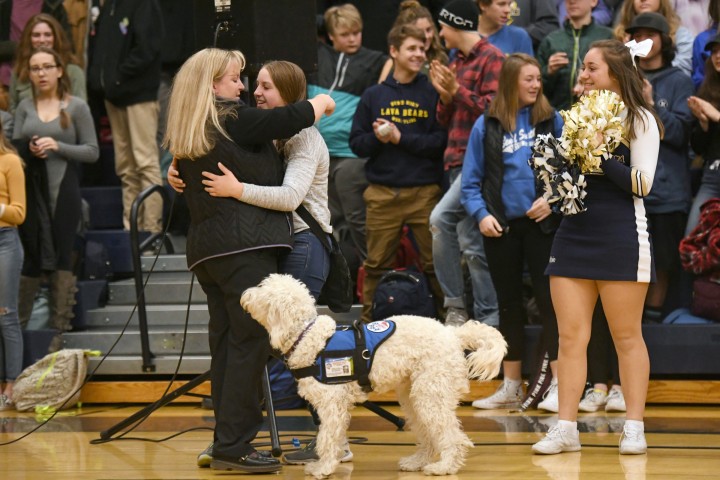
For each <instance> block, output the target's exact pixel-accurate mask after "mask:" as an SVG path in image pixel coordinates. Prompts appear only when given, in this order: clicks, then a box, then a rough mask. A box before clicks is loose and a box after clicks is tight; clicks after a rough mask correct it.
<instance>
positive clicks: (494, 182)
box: [482, 114, 561, 233]
mask: <svg viewBox="0 0 720 480" xmlns="http://www.w3.org/2000/svg"><path fill="white" fill-rule="evenodd" d="M554 118H555V117H554V115H553V116H551V117H550V118H548V119H547V120H543V121H542V122H540V123H538V124H537V125H535V136H537V135H544V134H547V133H553V129H554ZM504 133H505V130H504V129H503V127H502V125H501V124H500V122H499V121H498V119H497V118H494V117H490V116H488V115H487V114H486V115H485V139H484V142H483V146H484V153H485V177H484V179H483V184H482V193H483V199H484V200H485V204H486V206H487V210H488V212H490V214H491V215H492V216H493V217H495V219H496V220H497V221H498V223H499V224H500V225H501V226H502V227H503V228H504V227H507V226H508V221H507V218H505V206H504V205H503V201H502V186H503V178H504V175H505V164H504V163H503V158H502V151H503V134H504ZM535 195H536V198H537V197H540V196H542V192H540V191H538V185H537V182H536V183H535ZM560 220H561V218H560V216H559V215H556V214H554V213H553V214H550V216H548V217H547V218H546V219H545V220H543V221H542V222H540V229H541V230H542V231H543V232H544V233H552V232H554V231H555V230H556V229H557V227H558V225H560Z"/></svg>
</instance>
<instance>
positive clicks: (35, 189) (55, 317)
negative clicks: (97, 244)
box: [13, 47, 99, 332]
mask: <svg viewBox="0 0 720 480" xmlns="http://www.w3.org/2000/svg"><path fill="white" fill-rule="evenodd" d="M28 63H29V65H28V68H29V72H30V81H31V82H32V86H33V96H32V98H26V99H25V100H23V101H21V102H20V104H19V105H18V108H17V110H16V112H15V128H14V131H13V141H14V143H15V144H16V146H17V147H18V149H19V151H20V153H21V155H22V156H23V158H24V159H25V161H26V163H27V169H26V176H27V177H28V182H27V183H28V191H27V196H28V213H27V219H26V221H25V223H24V224H23V225H22V227H21V230H20V236H21V239H22V241H23V247H24V249H25V262H24V264H23V273H22V277H21V281H20V299H19V304H18V311H19V315H20V321H21V323H23V324H26V323H27V320H28V319H29V316H30V313H31V311H32V303H33V299H34V298H35V293H36V292H37V290H38V288H39V287H40V280H41V276H42V274H43V273H45V274H49V276H50V285H51V291H50V294H51V297H50V298H51V300H50V308H51V314H50V324H51V327H53V328H55V329H57V330H59V331H61V332H63V331H66V330H70V329H71V326H70V321H71V319H72V317H73V313H72V306H73V304H74V303H75V292H76V291H77V289H76V288H75V283H76V279H75V277H74V276H73V274H72V260H71V255H72V250H73V244H74V241H75V234H76V233H77V230H78V227H79V225H80V219H81V210H80V205H81V198H80V182H79V166H78V163H79V162H83V163H91V162H95V161H96V160H97V158H98V154H99V153H98V145H97V139H96V136H95V127H94V126H93V121H92V117H91V115H90V109H89V108H88V106H87V104H86V103H85V102H84V101H83V100H80V99H79V98H77V97H73V96H71V95H70V85H69V82H68V79H67V76H66V75H65V65H64V64H63V61H62V59H61V57H60V56H59V55H58V54H57V53H56V52H55V51H54V50H51V49H49V48H47V47H41V48H38V49H37V50H36V51H35V53H33V54H32V55H31V56H30V59H29V61H28Z"/></svg>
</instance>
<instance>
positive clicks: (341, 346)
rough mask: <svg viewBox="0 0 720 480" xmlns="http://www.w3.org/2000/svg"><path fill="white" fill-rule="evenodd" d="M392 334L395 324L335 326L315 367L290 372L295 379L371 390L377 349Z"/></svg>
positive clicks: (373, 323)
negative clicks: (350, 384) (372, 369)
mask: <svg viewBox="0 0 720 480" xmlns="http://www.w3.org/2000/svg"><path fill="white" fill-rule="evenodd" d="M393 333H395V322H392V321H389V320H380V321H377V322H372V323H368V324H363V325H352V326H350V325H338V326H337V329H336V331H335V333H334V334H333V336H332V337H330V338H329V339H328V342H327V343H326V344H325V348H324V349H323V350H322V351H320V353H319V354H318V356H317V358H316V359H315V363H314V364H312V365H310V366H309V367H303V368H298V369H296V370H293V371H292V373H293V376H294V377H295V378H298V379H300V378H304V377H315V379H316V380H318V381H319V382H322V383H327V384H335V383H348V382H354V381H358V382H359V383H360V385H361V386H362V387H363V388H364V389H366V390H371V388H369V387H370V382H369V380H368V379H367V377H368V374H369V373H370V368H371V367H372V362H373V359H374V358H375V352H376V351H377V349H378V347H380V345H382V344H383V342H385V340H387V339H388V338H390V337H391V336H392V335H393Z"/></svg>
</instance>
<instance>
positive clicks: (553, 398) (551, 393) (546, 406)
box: [538, 379, 559, 413]
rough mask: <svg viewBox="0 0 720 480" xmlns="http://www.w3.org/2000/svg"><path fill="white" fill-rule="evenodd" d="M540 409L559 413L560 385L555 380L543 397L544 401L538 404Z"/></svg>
mask: <svg viewBox="0 0 720 480" xmlns="http://www.w3.org/2000/svg"><path fill="white" fill-rule="evenodd" d="M538 408H539V409H540V410H547V411H548V412H554V413H558V409H559V407H558V384H557V382H555V379H553V381H552V382H551V383H550V386H549V387H548V389H547V391H546V392H545V394H544V395H543V399H542V401H541V402H540V403H538Z"/></svg>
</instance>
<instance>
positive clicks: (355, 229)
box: [308, 3, 387, 260]
mask: <svg viewBox="0 0 720 480" xmlns="http://www.w3.org/2000/svg"><path fill="white" fill-rule="evenodd" d="M324 18H325V27H326V28H327V32H328V36H329V37H330V41H331V43H332V45H327V44H325V43H322V42H320V43H318V71H317V73H316V74H314V75H310V76H309V77H308V96H310V97H312V96H315V95H317V94H319V93H327V94H329V95H330V96H331V97H333V99H334V100H335V102H336V104H337V108H336V110H335V113H334V115H333V118H332V120H331V119H329V118H323V119H322V120H320V122H318V124H317V128H318V130H320V134H321V135H322V137H323V139H324V140H325V143H326V144H327V147H328V151H329V152H330V178H329V185H328V197H329V202H330V213H331V215H332V224H333V225H334V226H335V228H336V229H341V228H346V229H348V230H349V232H350V236H351V237H352V241H353V244H354V246H355V249H356V251H357V254H358V256H359V257H360V258H361V259H363V260H364V259H365V254H366V245H365V202H364V201H363V197H362V196H363V192H364V191H365V188H366V187H367V180H366V179H365V173H364V169H365V159H363V158H358V157H357V156H356V154H355V153H354V152H353V151H352V149H351V148H350V145H349V142H348V138H349V136H350V127H351V125H352V118H353V115H354V114H355V109H356V108H357V104H358V102H359V101H360V95H362V93H363V92H364V91H365V89H366V88H368V87H370V86H372V85H375V84H376V83H377V82H378V80H379V79H380V72H381V70H382V68H383V65H384V64H385V60H386V59H387V56H386V55H385V54H383V53H382V52H377V51H375V50H369V49H367V48H365V47H363V46H362V29H363V21H362V18H361V16H360V12H359V11H358V9H357V8H356V7H354V6H353V5H350V4H349V3H346V4H344V5H339V6H336V7H330V8H329V9H327V10H326V11H325V15H324Z"/></svg>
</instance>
